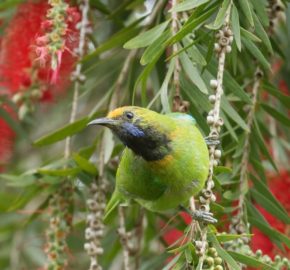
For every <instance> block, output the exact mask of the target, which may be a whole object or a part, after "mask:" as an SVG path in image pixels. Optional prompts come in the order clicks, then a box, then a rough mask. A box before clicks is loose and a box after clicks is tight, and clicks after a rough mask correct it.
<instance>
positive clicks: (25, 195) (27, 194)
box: [8, 185, 44, 212]
mask: <svg viewBox="0 0 290 270" xmlns="http://www.w3.org/2000/svg"><path fill="white" fill-rule="evenodd" d="M42 191H44V189H43V188H42V187H40V186H38V185H31V186H30V187H26V188H25V189H24V190H23V191H22V192H21V193H20V194H19V196H18V197H17V198H16V199H15V200H14V201H12V202H11V207H10V208H9V209H8V211H9V212H13V211H15V210H16V209H20V208H22V207H24V206H25V205H26V204H27V203H28V202H29V201H31V200H32V199H33V198H35V197H36V196H37V195H38V194H39V193H41V192H42Z"/></svg>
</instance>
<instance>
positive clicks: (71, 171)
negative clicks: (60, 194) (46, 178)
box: [37, 168, 81, 177]
mask: <svg viewBox="0 0 290 270" xmlns="http://www.w3.org/2000/svg"><path fill="white" fill-rule="evenodd" d="M80 171H81V169H80V168H65V169H57V170H50V169H45V168H44V169H42V168H40V169H38V170H37V172H38V173H40V174H45V175H51V176H64V177H65V176H76V175H77V174H78V173H79V172H80Z"/></svg>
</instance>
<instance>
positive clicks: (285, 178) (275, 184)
mask: <svg viewBox="0 0 290 270" xmlns="http://www.w3.org/2000/svg"><path fill="white" fill-rule="evenodd" d="M269 188H270V190H271V191H272V193H273V194H274V195H275V197H276V198H277V199H278V201H279V202H280V203H281V204H282V205H283V206H284V208H285V209H286V211H287V212H288V214H290V200H289V198H290V175H289V173H288V172H286V171H284V172H282V173H280V175H278V176H270V181H269ZM257 208H258V210H259V211H260V212H261V214H262V215H263V216H264V217H265V219H266V220H267V221H268V222H269V224H270V225H271V226H272V227H273V228H275V229H276V230H278V231H280V232H282V233H284V234H286V235H287V234H288V236H290V235H289V234H290V227H289V225H286V224H284V223H283V222H281V221H280V220H277V218H275V217H274V216H272V215H271V214H269V213H268V212H267V211H266V210H265V209H263V208H262V207H260V206H257ZM253 234H254V236H253V238H252V249H253V250H254V251H256V250H258V249H260V250H262V251H263V253H264V254H265V255H268V256H270V257H271V258H272V259H273V258H274V257H275V255H277V254H278V255H281V256H285V257H290V249H288V248H286V253H282V251H280V250H279V249H278V248H277V247H276V246H275V245H274V244H273V243H272V241H271V240H270V239H269V237H268V236H266V235H265V234H263V233H262V232H260V231H259V230H258V229H256V228H255V229H254V230H253Z"/></svg>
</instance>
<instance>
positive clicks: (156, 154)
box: [116, 123, 171, 161]
mask: <svg viewBox="0 0 290 270" xmlns="http://www.w3.org/2000/svg"><path fill="white" fill-rule="evenodd" d="M116 133H117V135H118V137H119V138H120V139H121V141H122V142H123V143H124V144H125V145H126V146H127V147H129V148H130V149H131V150H132V151H133V152H134V153H135V154H136V155H139V156H142V157H143V158H144V159H145V160H146V161H156V160H160V159H162V158H164V157H165V156H166V155H168V154H169V153H170V152H171V146H170V142H171V141H170V139H169V138H168V137H167V135H166V134H164V133H161V132H159V131H157V130H156V129H154V128H153V127H146V128H142V127H140V126H139V125H138V124H128V123H127V124H126V125H124V126H123V128H122V129H121V130H118V131H116Z"/></svg>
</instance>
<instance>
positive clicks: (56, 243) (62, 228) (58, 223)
mask: <svg viewBox="0 0 290 270" xmlns="http://www.w3.org/2000/svg"><path fill="white" fill-rule="evenodd" d="M80 8H81V10H82V20H81V22H80V40H79V46H78V48H77V52H78V54H79V57H80V58H81V57H83V55H84V52H85V37H86V33H87V32H88V29H87V26H88V10H89V0H83V5H81V7H80ZM81 68H82V66H81V64H80V63H78V64H77V65H76V69H75V71H74V72H73V73H72V80H74V94H73V101H72V109H71V114H70V123H72V122H74V121H75V117H76V113H77V105H78V95H79V87H80V81H81V79H82V81H83V79H84V78H83V77H84V76H83V75H82V74H81ZM70 144H71V137H67V138H66V141H65V149H64V158H65V159H68V158H69V156H70V152H71V149H70V148H71V147H70ZM49 206H50V209H51V212H52V217H51V218H50V222H49V223H50V224H49V229H48V230H47V239H48V243H47V247H46V253H47V256H48V265H47V269H65V268H66V266H67V264H68V260H67V258H66V250H67V248H68V247H67V243H66V238H67V235H68V233H69V231H70V228H71V224H72V206H73V186H72V184H71V182H70V181H68V180H67V179H66V181H64V183H63V184H62V185H61V186H60V187H59V189H58V190H57V192H56V193H55V194H53V196H52V198H51V199H50V201H49Z"/></svg>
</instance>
